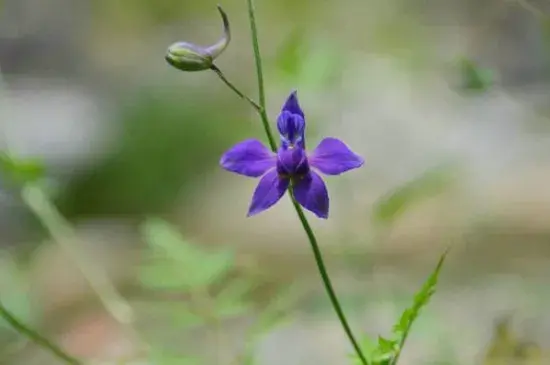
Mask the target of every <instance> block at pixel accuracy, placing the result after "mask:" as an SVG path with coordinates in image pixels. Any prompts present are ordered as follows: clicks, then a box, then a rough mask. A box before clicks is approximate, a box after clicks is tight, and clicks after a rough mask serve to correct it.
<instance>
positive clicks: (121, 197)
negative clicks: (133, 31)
mask: <svg viewBox="0 0 550 365" xmlns="http://www.w3.org/2000/svg"><path fill="white" fill-rule="evenodd" d="M167 67H169V66H167ZM174 73H175V75H174V77H176V78H178V80H179V78H180V77H181V75H182V73H181V72H178V71H174ZM200 77H201V78H202V77H204V78H205V80H210V81H212V82H217V81H216V79H215V75H214V74H211V75H203V76H200ZM181 82H182V84H181V85H182V86H181V87H178V88H170V87H164V88H160V89H159V88H156V89H155V88H150V89H149V90H142V89H139V90H137V91H136V92H135V93H132V95H127V96H126V99H125V100H123V101H122V102H121V103H119V108H120V110H119V114H118V116H117V117H116V118H115V119H114V120H113V121H112V122H113V123H112V124H113V125H120V126H121V128H122V130H121V133H120V138H119V139H117V141H116V143H117V145H116V147H117V148H116V150H115V151H113V152H112V153H110V154H109V155H108V156H107V157H106V158H105V160H103V161H100V163H99V164H98V166H97V167H95V168H94V169H93V170H90V171H88V172H85V173H82V174H81V175H79V176H77V177H76V178H75V179H73V180H72V181H71V182H70V184H69V185H68V186H66V187H65V188H64V191H63V195H62V196H61V197H60V199H59V200H58V201H57V205H58V206H59V209H60V210H61V211H62V212H63V213H64V215H66V216H69V217H74V216H79V215H104V214H107V215H111V214H118V215H120V214H122V215H139V216H142V215H145V214H157V213H162V212H166V211H167V210H169V209H171V207H172V206H173V204H174V199H176V198H177V197H178V196H182V195H185V194H186V193H188V192H187V191H186V189H187V188H189V189H194V188H195V183H196V181H197V180H199V181H201V182H202V181H203V175H204V174H208V173H210V172H211V171H215V170H216V169H217V168H218V166H217V164H218V161H219V158H220V156H221V154H222V153H223V151H224V149H225V148H226V146H229V145H231V144H233V143H234V142H235V141H237V140H239V139H242V137H243V136H245V135H249V134H250V130H251V126H250V125H251V124H250V123H247V122H243V120H244V121H246V118H247V116H245V115H243V113H244V112H248V111H249V110H248V109H247V106H246V104H245V103H239V102H235V97H234V96H233V95H231V94H229V93H228V94H225V91H224V94H223V95H227V99H223V100H218V99H217V98H216V95H215V94H213V93H212V91H211V90H210V89H204V90H203V91H202V92H201V90H195V91H193V92H188V91H185V82H186V81H185V77H183V78H182V80H181ZM205 82H206V81H205ZM182 90H183V91H182ZM224 100H227V103H224ZM213 105H215V106H216V107H213ZM220 110H222V111H223V112H221V113H220Z"/></svg>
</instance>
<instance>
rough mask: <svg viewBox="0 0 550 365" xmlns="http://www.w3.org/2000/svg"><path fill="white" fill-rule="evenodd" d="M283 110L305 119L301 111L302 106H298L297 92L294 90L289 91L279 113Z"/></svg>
mask: <svg viewBox="0 0 550 365" xmlns="http://www.w3.org/2000/svg"><path fill="white" fill-rule="evenodd" d="M284 111H287V112H289V113H291V114H298V115H299V116H301V117H302V119H305V116H304V112H303V111H302V108H300V103H298V92H297V91H296V90H294V91H292V92H291V93H290V95H289V96H288V98H287V99H286V101H285V103H284V104H283V110H282V111H281V113H282V112H284Z"/></svg>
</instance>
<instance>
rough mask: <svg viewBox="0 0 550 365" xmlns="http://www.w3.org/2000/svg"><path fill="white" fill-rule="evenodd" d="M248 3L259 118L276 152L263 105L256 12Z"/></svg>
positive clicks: (249, 2)
mask: <svg viewBox="0 0 550 365" xmlns="http://www.w3.org/2000/svg"><path fill="white" fill-rule="evenodd" d="M247 2H248V19H249V20H250V33H251V34H252V48H253V49H254V61H255V63H256V76H257V78H258V95H259V101H260V107H261V108H260V110H259V111H258V113H259V114H260V118H261V119H262V124H263V126H264V130H265V134H266V136H267V139H268V141H269V146H270V147H271V150H273V152H275V151H277V143H275V138H273V133H272V132H271V127H270V126H269V118H268V117H267V111H266V103H265V88H264V73H263V70H262V56H261V53H260V43H259V42H258V28H257V27H256V14H255V13H256V12H255V9H254V1H253V0H247Z"/></svg>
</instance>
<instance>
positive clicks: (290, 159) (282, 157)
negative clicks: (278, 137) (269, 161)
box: [277, 146, 309, 179]
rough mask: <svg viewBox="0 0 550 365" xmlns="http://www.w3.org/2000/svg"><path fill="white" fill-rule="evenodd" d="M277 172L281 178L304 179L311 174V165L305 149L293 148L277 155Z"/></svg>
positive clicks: (283, 149)
mask: <svg viewBox="0 0 550 365" xmlns="http://www.w3.org/2000/svg"><path fill="white" fill-rule="evenodd" d="M277 172H278V173H279V176H280V177H281V178H291V179H292V178H302V177H304V176H306V175H307V174H308V173H309V163H308V161H307V156H306V152H305V151H304V149H303V148H300V147H297V146H291V147H288V148H281V149H279V152H278V153H277Z"/></svg>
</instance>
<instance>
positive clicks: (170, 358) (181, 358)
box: [149, 348, 202, 365]
mask: <svg viewBox="0 0 550 365" xmlns="http://www.w3.org/2000/svg"><path fill="white" fill-rule="evenodd" d="M149 361H150V364H151V365H202V362H201V361H200V360H199V359H197V358H195V357H190V356H186V355H180V354H175V353H173V352H171V351H167V350H166V349H159V348H153V349H152V350H151V352H150V353H149Z"/></svg>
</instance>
